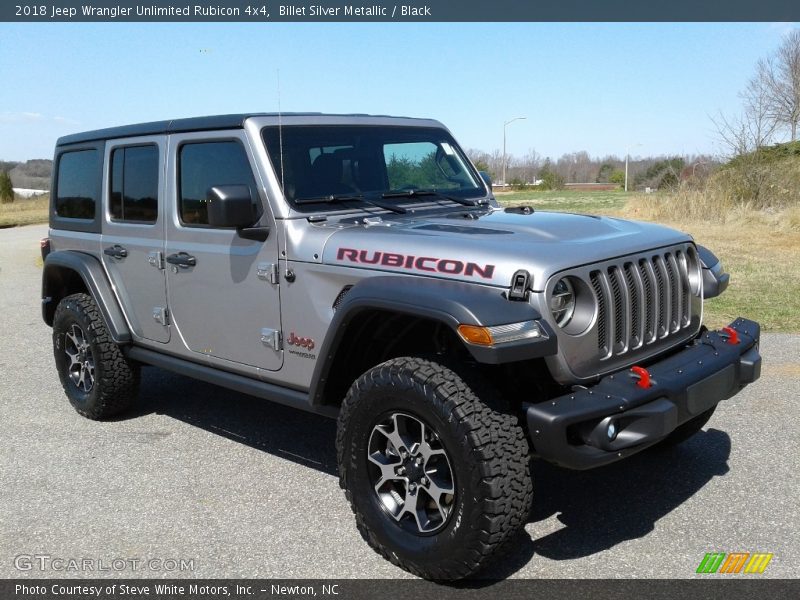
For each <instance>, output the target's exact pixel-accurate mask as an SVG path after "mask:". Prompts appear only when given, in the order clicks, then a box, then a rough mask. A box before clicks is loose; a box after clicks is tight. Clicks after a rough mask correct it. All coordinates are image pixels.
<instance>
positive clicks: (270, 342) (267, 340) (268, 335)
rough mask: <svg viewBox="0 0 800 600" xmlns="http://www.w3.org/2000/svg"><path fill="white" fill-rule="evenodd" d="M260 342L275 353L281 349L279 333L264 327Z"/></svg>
mask: <svg viewBox="0 0 800 600" xmlns="http://www.w3.org/2000/svg"><path fill="white" fill-rule="evenodd" d="M261 342H262V343H263V344H265V345H267V346H269V347H270V348H272V349H273V350H275V351H276V352H277V351H278V350H280V349H281V348H282V347H283V344H282V339H281V332H280V331H279V330H277V329H269V328H267V327H265V328H264V329H262V330H261Z"/></svg>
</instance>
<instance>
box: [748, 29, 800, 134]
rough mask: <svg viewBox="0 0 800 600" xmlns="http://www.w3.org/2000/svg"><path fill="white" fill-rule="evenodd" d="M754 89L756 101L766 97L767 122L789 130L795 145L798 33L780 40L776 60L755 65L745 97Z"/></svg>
mask: <svg viewBox="0 0 800 600" xmlns="http://www.w3.org/2000/svg"><path fill="white" fill-rule="evenodd" d="M753 88H759V90H760V91H758V92H757V93H756V96H758V98H759V99H760V98H761V97H762V96H766V102H767V104H766V108H767V114H768V116H769V118H770V119H772V120H773V121H774V123H775V124H776V125H777V126H779V127H788V128H789V131H790V132H791V139H792V141H793V142H794V141H795V140H796V139H797V126H798V123H800V30H797V29H795V30H794V31H792V32H791V33H790V34H788V35H787V36H786V37H785V38H784V39H783V43H781V45H780V47H779V48H778V50H777V52H776V53H775V56H770V57H767V58H762V59H761V60H759V61H758V64H757V65H756V74H755V75H754V76H753V79H751V80H750V84H749V86H748V93H751V92H752V89H753Z"/></svg>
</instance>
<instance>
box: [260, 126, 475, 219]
mask: <svg viewBox="0 0 800 600" xmlns="http://www.w3.org/2000/svg"><path fill="white" fill-rule="evenodd" d="M319 129H325V130H327V131H326V132H325V133H326V134H327V135H331V134H334V133H335V130H337V129H341V130H351V131H352V133H350V134H347V135H351V136H352V135H355V134H360V135H362V136H365V137H366V136H368V135H369V134H370V133H371V132H370V130H374V133H375V134H376V135H375V139H374V140H372V143H378V142H379V143H380V144H381V145H382V146H387V145H389V144H394V143H402V142H406V141H407V142H430V143H432V144H435V145H436V146H437V147H438V148H442V146H441V144H442V143H446V144H447V145H448V146H449V147H450V148H451V149H452V150H453V152H454V153H455V154H456V157H457V159H458V160H459V162H461V163H462V164H463V167H464V170H465V172H466V174H467V175H468V176H469V178H470V179H471V182H470V183H472V184H474V185H475V187H474V188H472V189H466V190H464V189H453V188H437V189H435V191H436V192H437V193H438V194H441V195H442V196H444V197H437V196H436V195H423V194H420V195H419V196H414V195H413V194H411V195H409V197H393V198H392V201H393V202H396V203H397V205H398V206H399V207H401V208H407V209H408V208H409V207H410V206H412V205H433V206H432V207H435V208H439V209H441V208H443V203H446V204H447V205H451V206H452V207H453V208H454V209H458V210H462V211H463V210H464V208H465V207H464V206H463V205H461V204H459V203H458V202H454V201H450V200H448V199H447V198H446V197H447V196H457V197H459V198H462V199H466V200H474V201H475V203H476V205H479V204H480V205H483V204H484V203H483V202H482V200H484V199H486V200H488V199H489V198H490V197H491V191H490V190H489V189H488V188H487V186H486V182H485V180H484V179H483V177H482V176H481V175H480V173H479V172H478V171H477V169H475V166H474V165H473V164H472V161H471V160H470V159H469V157H468V156H467V155H466V153H465V152H464V151H463V149H462V148H461V146H460V145H459V144H458V142H457V141H456V140H455V139H454V138H453V136H452V135H451V134H450V132H449V131H448V130H447V129H445V128H443V127H441V126H439V127H435V126H431V125H429V124H428V123H426V124H425V125H419V126H417V125H407V124H402V125H394V124H392V125H389V124H385V123H375V124H370V123H352V124H351V123H330V124H327V123H326V124H321V123H315V124H283V125H277V124H268V125H264V126H262V127H261V128H260V136H259V137H260V138H261V142H262V143H263V144H264V148H265V150H266V152H265V154H266V157H267V160H268V161H269V163H270V166H271V167H272V171H273V173H274V174H275V179H276V182H277V184H278V188H279V189H280V190H281V192H282V195H283V199H284V200H285V202H286V203H287V205H288V206H289V207H290V208H291V210H292V211H293V212H297V213H301V214H303V215H306V214H309V213H314V214H318V213H334V212H339V213H341V212H374V211H375V209H376V207H375V206H374V205H372V204H370V203H369V202H368V201H363V202H360V203H359V202H357V201H354V202H352V203H349V204H347V205H342V204H339V203H331V202H325V201H320V202H304V201H303V200H304V199H305V198H304V196H298V197H294V196H293V195H292V194H291V193H286V190H285V188H284V184H283V175H284V173H282V167H283V166H284V165H281V162H280V159H281V155H280V149H279V148H280V144H281V142H282V143H283V149H284V156H283V158H284V160H285V159H286V154H287V153H286V142H287V132H288V133H289V134H290V136H291V134H292V133H293V132H300V133H301V135H302V133H304V131H308V132H310V131H313V130H319ZM357 130H364V131H363V133H360V132H358V131H357ZM391 130H395V131H393V132H392V131H391ZM379 132H386V133H389V132H391V133H393V134H395V135H387V134H386V133H384V134H381V133H379ZM404 133H405V134H408V138H407V139H404V138H406V136H405V135H403V134H404ZM414 134H416V135H414ZM331 139H332V140H335V135H334V136H333V137H332V138H331ZM331 145H335V144H333V143H332V144H331ZM276 146H277V147H276ZM312 147H313V146H309V148H312ZM326 147H327V146H326ZM381 156H382V157H383V155H381ZM383 158H384V159H385V157H383ZM383 175H385V173H384V174H383ZM287 179H289V178H287ZM290 183H292V182H291V181H290ZM386 183H387V182H386V179H385V177H384V184H386ZM420 189H423V188H420ZM424 189H433V188H424ZM403 191H407V190H401V189H394V188H390V187H389V186H388V185H384V186H383V189H380V190H365V191H363V192H362V191H354V192H353V193H352V194H345V195H357V194H363V196H364V197H365V198H367V199H368V198H370V197H372V196H375V198H377V199H380V198H381V197H382V194H384V193H387V192H403ZM331 195H335V194H331ZM298 201H299V202H298ZM448 207H449V206H448ZM378 210H387V209H381V208H378Z"/></svg>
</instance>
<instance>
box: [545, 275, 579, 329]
mask: <svg viewBox="0 0 800 600" xmlns="http://www.w3.org/2000/svg"><path fill="white" fill-rule="evenodd" d="M550 312H551V313H552V314H553V319H555V321H556V324H557V325H558V326H559V327H565V326H566V325H568V324H569V322H570V321H571V320H572V315H574V314H575V288H574V287H573V286H572V283H570V281H569V279H568V278H567V277H563V278H562V279H559V280H558V282H556V284H555V286H553V292H552V294H550Z"/></svg>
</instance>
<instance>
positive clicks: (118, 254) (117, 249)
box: [103, 244, 128, 258]
mask: <svg viewBox="0 0 800 600" xmlns="http://www.w3.org/2000/svg"><path fill="white" fill-rule="evenodd" d="M103 254H106V255H108V256H113V257H114V258H125V257H126V256H128V251H127V250H126V249H125V248H123V247H122V246H120V245H119V244H114V245H113V246H111V247H110V248H106V249H105V250H103Z"/></svg>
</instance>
